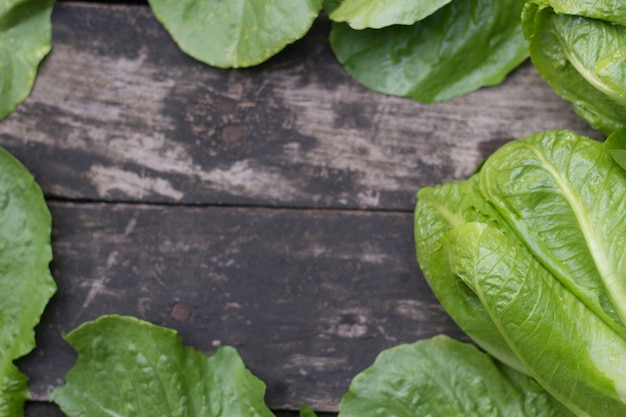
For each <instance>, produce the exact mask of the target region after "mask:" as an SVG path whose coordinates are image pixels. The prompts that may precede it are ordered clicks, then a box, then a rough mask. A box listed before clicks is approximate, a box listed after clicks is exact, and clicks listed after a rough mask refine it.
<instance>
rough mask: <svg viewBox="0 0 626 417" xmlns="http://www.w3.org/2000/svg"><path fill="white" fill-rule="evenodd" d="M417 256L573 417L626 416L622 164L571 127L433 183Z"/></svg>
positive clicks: (475, 325)
mask: <svg viewBox="0 0 626 417" xmlns="http://www.w3.org/2000/svg"><path fill="white" fill-rule="evenodd" d="M415 237H416V249H417V254H418V261H419V263H420V266H421V267H422V269H423V271H424V275H425V276H426V278H427V280H428V282H429V283H430V285H431V287H432V288H433V291H434V292H435V294H436V295H437V297H439V299H440V300H441V302H442V304H443V305H444V307H445V308H446V309H447V311H448V312H449V313H450V315H451V316H452V317H453V318H454V319H455V320H456V321H457V322H458V323H459V325H460V326H461V327H462V328H463V329H464V330H466V331H467V333H468V335H469V336H470V337H471V338H472V339H473V340H474V341H475V342H476V343H477V344H479V345H480V346H482V347H483V348H484V349H485V350H486V351H488V352H489V353H491V354H492V355H494V356H495V357H497V358H499V359H501V360H503V361H504V362H506V363H508V364H510V365H511V366H513V367H515V368H517V369H518V370H521V371H523V372H526V373H528V374H529V375H530V376H532V377H533V378H535V379H536V380H537V381H538V382H539V383H540V384H541V385H542V386H543V387H544V388H545V389H546V390H547V391H548V392H550V393H551V394H552V395H553V396H554V397H555V398H557V399H558V400H559V401H561V402H562V403H563V404H564V405H566V406H567V407H568V408H569V409H570V410H572V412H574V413H575V414H576V415H577V416H594V417H604V416H607V417H608V416H617V415H626V328H625V327H624V322H625V321H626V171H624V170H623V169H622V168H621V167H620V166H619V165H618V164H617V163H616V162H615V160H614V159H613V158H612V157H611V155H610V152H609V150H608V149H607V148H606V147H605V146H603V144H602V143H600V142H597V141H594V140H592V139H589V138H586V137H583V136H579V135H576V134H574V133H571V132H568V131H550V132H546V133H539V134H535V135H531V136H529V137H527V138H525V139H523V140H517V141H513V142H510V143H509V144H507V145H505V146H504V147H502V148H501V149H500V150H498V151H497V152H495V153H494V154H493V155H492V156H490V157H489V158H488V159H487V160H486V161H485V163H484V164H483V165H482V167H481V168H480V170H479V171H478V172H477V173H476V174H474V176H472V178H470V179H469V180H465V181H461V182H456V183H449V184H444V185H441V186H437V187H433V188H425V189H422V190H420V192H419V193H418V203H417V206H416V211H415Z"/></svg>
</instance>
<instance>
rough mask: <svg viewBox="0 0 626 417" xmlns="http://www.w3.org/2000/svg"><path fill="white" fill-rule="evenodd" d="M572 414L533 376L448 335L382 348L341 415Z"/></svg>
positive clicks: (343, 404) (520, 416)
mask: <svg viewBox="0 0 626 417" xmlns="http://www.w3.org/2000/svg"><path fill="white" fill-rule="evenodd" d="M369 416H372V417H374V416H377V417H378V416H385V417H415V416H464V417H485V416H507V417H533V416H536V417H539V416H542V417H557V416H562V417H569V416H572V414H571V413H569V412H568V411H567V410H565V409H564V408H563V406H562V405H560V404H559V403H558V402H557V401H555V400H554V399H553V398H552V397H551V396H549V395H548V394H547V393H546V392H545V391H544V390H543V389H541V388H540V387H539V386H538V385H537V384H536V383H534V382H533V381H532V380H531V379H530V378H528V377H526V376H524V375H522V374H520V373H518V372H516V371H514V370H513V369H511V368H507V367H506V366H504V365H502V364H498V363H497V362H495V361H493V359H492V358H491V357H489V356H488V355H486V354H484V353H481V352H479V351H478V349H476V348H475V347H474V346H472V345H469V344H465V343H461V342H457V341H455V340H453V339H450V338H448V337H447V336H437V337H434V338H432V339H430V340H421V341H419V342H416V343H413V344H409V345H400V346H396V347H393V348H391V349H388V350H386V351H384V352H382V353H381V354H380V355H379V356H378V357H377V358H376V361H375V362H374V364H373V365H372V366H371V367H370V368H368V369H366V370H365V371H363V372H361V373H360V374H358V375H357V376H356V377H355V378H354V380H353V381H352V384H351V385H350V391H349V392H348V393H347V394H346V395H345V396H344V397H343V398H342V400H341V405H340V410H339V417H369Z"/></svg>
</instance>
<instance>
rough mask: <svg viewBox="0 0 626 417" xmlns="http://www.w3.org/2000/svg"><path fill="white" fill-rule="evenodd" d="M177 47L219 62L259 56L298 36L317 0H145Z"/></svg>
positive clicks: (232, 63) (243, 62)
mask: <svg viewBox="0 0 626 417" xmlns="http://www.w3.org/2000/svg"><path fill="white" fill-rule="evenodd" d="M148 2H149V4H150V6H151V7H152V10H153V12H154V14H155V16H156V17H157V19H158V20H159V21H160V22H161V23H162V24H163V26H164V27H165V29H167V31H168V32H169V33H170V35H171V36H172V38H173V39H174V40H175V41H176V43H177V44H178V46H179V47H180V48H181V50H182V51H184V52H185V53H187V54H188V55H190V56H192V57H193V58H195V59H197V60H199V61H202V62H205V63H207V64H209V65H212V66H216V67H221V68H230V67H233V68H236V67H249V66H252V65H256V64H259V63H261V62H264V61H265V60H267V59H268V58H270V57H271V56H273V55H275V54H276V53H278V52H279V51H281V50H282V49H283V48H284V47H285V46H286V45H288V44H290V43H292V42H294V41H296V40H298V39H300V38H302V37H303V36H304V35H305V34H306V32H307V31H308V30H309V28H310V27H311V25H312V24H313V21H314V20H315V18H316V17H317V15H318V14H319V11H320V10H321V8H322V0H228V1H222V0H207V1H197V0H179V1H169V0H149V1H148Z"/></svg>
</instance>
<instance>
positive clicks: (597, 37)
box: [522, 2, 626, 135]
mask: <svg viewBox="0 0 626 417" xmlns="http://www.w3.org/2000/svg"><path fill="white" fill-rule="evenodd" d="M522 22H523V23H522V26H523V28H524V33H525V36H526V37H527V38H528V39H529V41H530V57H531V59H532V61H533V63H534V65H535V67H536V68H537V71H538V72H539V74H541V76H542V77H544V78H545V79H546V80H547V81H548V83H549V84H550V86H551V87H552V89H553V90H554V91H555V92H556V93H557V94H558V95H560V96H561V97H563V98H564V99H566V100H568V101H570V102H572V104H573V106H574V110H575V111H576V113H577V114H578V115H579V116H580V117H581V118H583V119H584V120H585V121H586V122H587V123H589V124H590V125H591V126H592V127H594V128H595V129H598V130H600V131H602V132H604V133H605V134H607V135H608V134H610V133H611V132H613V131H614V130H616V129H619V128H622V127H624V126H626V124H625V120H626V27H625V26H621V25H616V24H614V23H612V22H610V21H604V20H598V19H591V18H584V17H581V16H575V15H559V14H557V13H555V11H554V10H553V9H552V8H550V7H546V6H539V5H537V4H535V3H534V2H529V3H528V4H527V5H526V7H525V8H524V11H523V14H522Z"/></svg>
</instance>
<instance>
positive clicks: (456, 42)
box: [330, 0, 528, 103]
mask: <svg viewBox="0 0 626 417" xmlns="http://www.w3.org/2000/svg"><path fill="white" fill-rule="evenodd" d="M523 5H524V1H523V0H497V1H496V0H468V1H453V2H451V3H449V4H447V5H445V6H443V7H441V8H440V9H438V10H437V11H436V12H435V13H433V14H432V15H430V16H428V17H427V18H425V19H423V20H420V21H418V22H416V23H415V24H413V25H410V26H400V25H395V26H390V27H386V28H384V29H378V30H374V29H365V30H354V29H352V28H350V26H348V25H347V24H345V23H335V24H333V28H332V31H331V35H330V42H331V47H332V49H333V51H334V53H335V55H336V57H337V59H338V61H339V62H340V63H341V64H342V65H343V66H344V68H345V69H346V71H347V72H348V73H349V74H350V75H352V76H353V77H354V78H355V79H356V80H357V81H359V82H360V83H362V84H363V85H365V86H366V87H368V88H371V89H373V90H376V91H379V92H382V93H387V94H392V95H397V96H405V97H410V98H412V99H414V100H417V101H420V102H423V103H433V102H440V101H444V100H447V99H450V98H452V97H455V96H459V95H462V94H465V93H468V92H470V91H473V90H476V89H478V88H480V87H483V86H490V85H495V84H498V83H500V82H501V81H502V80H503V79H504V77H505V76H506V75H507V74H508V73H509V72H510V71H511V70H512V69H514V68H515V67H517V66H518V65H519V64H520V63H521V62H522V61H524V60H525V59H526V58H527V57H528V45H527V43H526V41H525V39H524V35H523V33H522V28H521V21H520V13H521V10H522V6H523Z"/></svg>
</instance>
